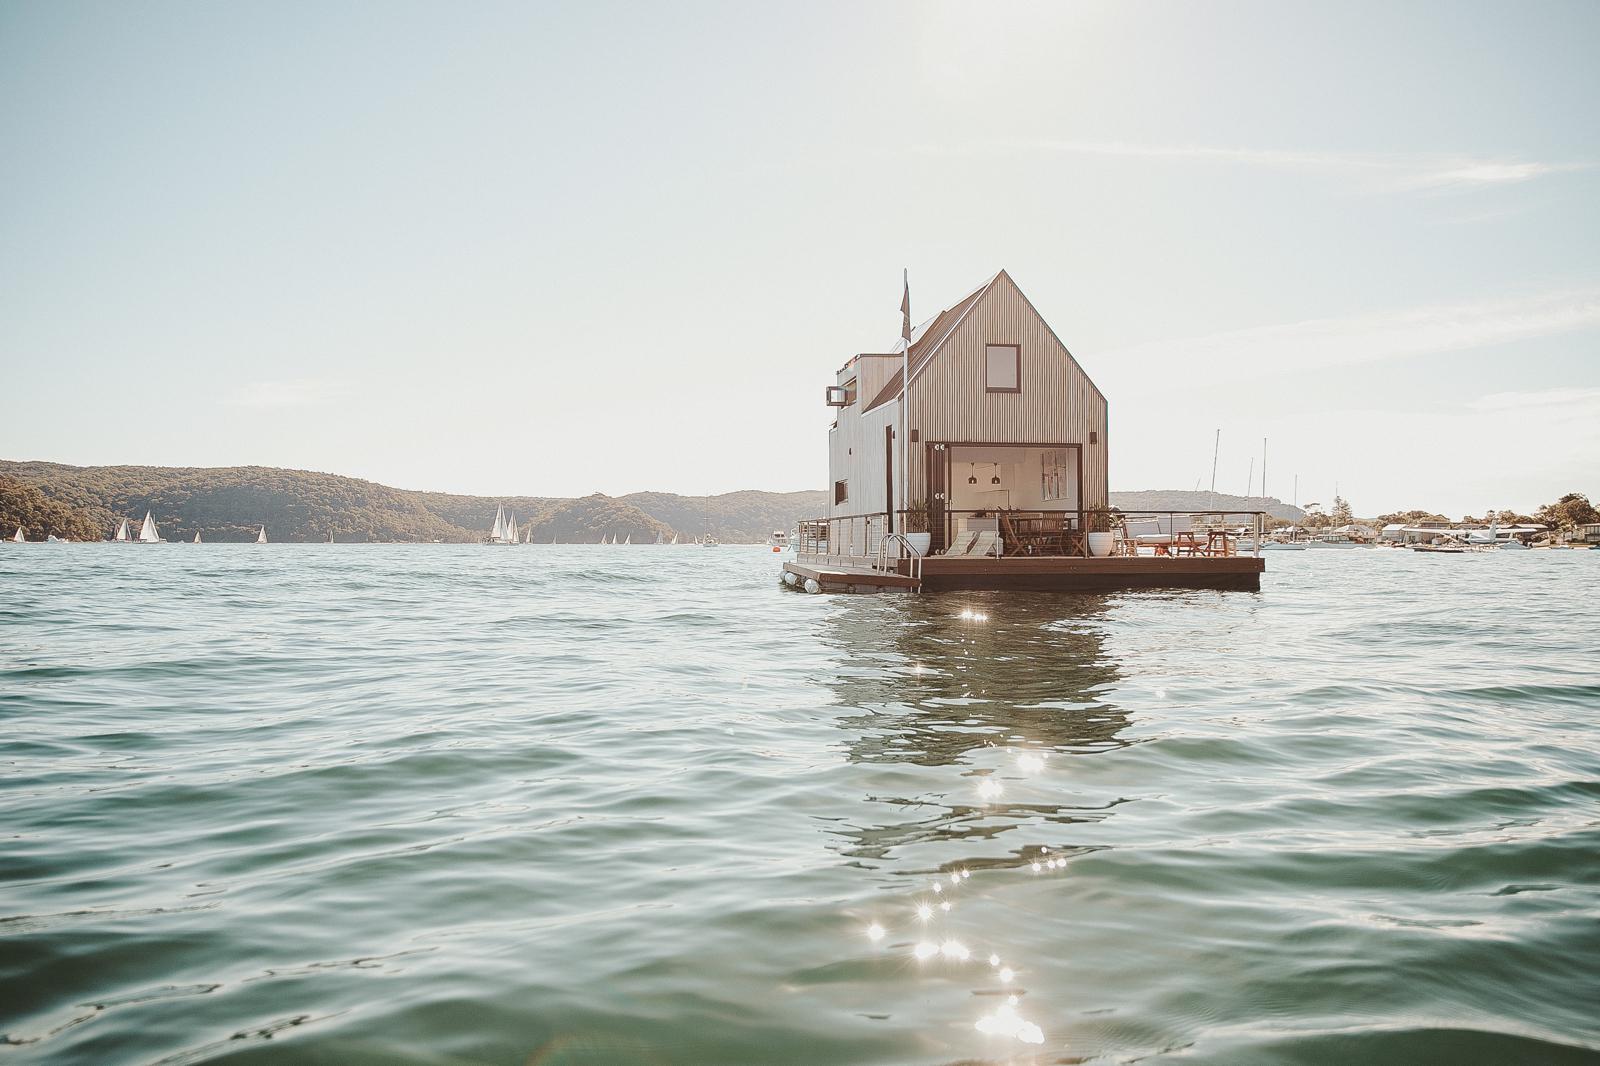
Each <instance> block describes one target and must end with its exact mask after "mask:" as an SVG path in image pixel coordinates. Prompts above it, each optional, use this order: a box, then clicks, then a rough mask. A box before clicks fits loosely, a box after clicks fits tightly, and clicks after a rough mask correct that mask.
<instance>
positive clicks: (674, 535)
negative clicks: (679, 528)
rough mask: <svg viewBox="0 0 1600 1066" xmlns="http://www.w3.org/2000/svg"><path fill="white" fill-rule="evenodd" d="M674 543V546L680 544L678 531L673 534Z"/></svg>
mask: <svg viewBox="0 0 1600 1066" xmlns="http://www.w3.org/2000/svg"><path fill="white" fill-rule="evenodd" d="M672 544H673V547H676V546H677V544H678V535H677V534H676V533H674V534H673V535H672Z"/></svg>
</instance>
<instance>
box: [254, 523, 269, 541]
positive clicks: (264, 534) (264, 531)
mask: <svg viewBox="0 0 1600 1066" xmlns="http://www.w3.org/2000/svg"><path fill="white" fill-rule="evenodd" d="M266 542H267V527H266V526H262V527H261V531H260V532H258V533H257V534H256V543H257V544H265V543H266Z"/></svg>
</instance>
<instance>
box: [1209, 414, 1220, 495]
mask: <svg viewBox="0 0 1600 1066" xmlns="http://www.w3.org/2000/svg"><path fill="white" fill-rule="evenodd" d="M1221 452H1222V430H1220V429H1219V430H1217V442H1216V443H1215V444H1213V445H1212V446H1211V506H1212V507H1213V508H1215V507H1216V506H1217V456H1218V455H1219V454H1221Z"/></svg>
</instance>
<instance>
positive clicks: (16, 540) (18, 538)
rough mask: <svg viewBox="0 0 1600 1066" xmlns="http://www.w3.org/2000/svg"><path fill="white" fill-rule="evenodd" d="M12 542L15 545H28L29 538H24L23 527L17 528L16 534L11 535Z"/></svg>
mask: <svg viewBox="0 0 1600 1066" xmlns="http://www.w3.org/2000/svg"><path fill="white" fill-rule="evenodd" d="M11 542H12V543H13V544H26V543H28V538H27V537H24V536H23V535H22V527H21V526H18V527H17V531H16V532H15V533H13V534H11Z"/></svg>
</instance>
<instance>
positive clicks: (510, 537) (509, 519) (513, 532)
mask: <svg viewBox="0 0 1600 1066" xmlns="http://www.w3.org/2000/svg"><path fill="white" fill-rule="evenodd" d="M516 542H517V516H516V515H514V514H512V513H511V512H510V511H507V512H506V543H507V544H515V543H516Z"/></svg>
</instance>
